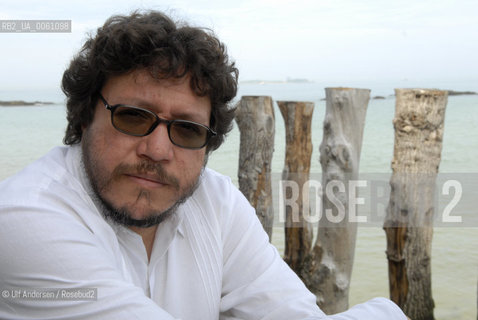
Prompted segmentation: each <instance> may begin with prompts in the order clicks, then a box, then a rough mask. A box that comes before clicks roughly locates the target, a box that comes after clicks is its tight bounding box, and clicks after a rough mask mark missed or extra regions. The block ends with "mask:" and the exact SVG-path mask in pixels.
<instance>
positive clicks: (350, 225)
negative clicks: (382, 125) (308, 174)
mask: <svg viewBox="0 0 478 320" xmlns="http://www.w3.org/2000/svg"><path fill="white" fill-rule="evenodd" d="M325 91H326V115H325V119H324V135H323V140H322V144H321V145H320V163H321V165H322V187H323V188H324V190H325V191H324V193H323V197H322V216H321V219H320V220H319V228H318V234H317V240H316V243H315V245H314V248H313V250H312V253H311V254H310V255H309V256H308V258H306V261H305V263H304V267H303V269H302V270H301V274H300V276H301V278H302V279H303V280H304V282H305V283H306V285H307V287H308V288H309V289H310V290H311V291H312V292H313V293H315V295H316V296H317V304H318V305H319V306H320V307H321V309H322V310H323V311H324V312H325V313H327V314H334V313H337V312H342V311H345V310H347V309H348V306H349V302H348V295H349V286H350V278H351V274H352V266H353V259H354V252H355V239H356V234H357V223H356V222H350V221H353V219H354V217H351V216H352V215H353V216H356V212H349V201H350V199H349V181H351V180H357V178H358V170H359V160H360V151H361V147H362V136H363V129H364V124H365V115H366V111H367V106H368V102H369V100H370V90H368V89H351V88H327V89H326V90H325ZM339 207H340V208H339ZM354 211H355V210H354Z"/></svg>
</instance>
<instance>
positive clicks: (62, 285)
mask: <svg viewBox="0 0 478 320" xmlns="http://www.w3.org/2000/svg"><path fill="white" fill-rule="evenodd" d="M58 201H60V202H61V200H60V199H58ZM0 225H1V228H2V230H1V232H0V256H1V258H0V291H1V293H2V294H1V296H0V319H124V320H131V319H158V320H171V319H173V317H172V316H171V315H169V314H168V313H166V312H165V311H164V310H162V309H161V308H160V307H159V306H158V305H156V304H155V303H154V302H153V301H152V300H151V299H149V298H148V297H146V296H145V295H144V293H143V292H142V290H141V289H140V288H138V287H135V286H134V285H133V284H132V283H130V282H129V281H127V280H126V278H125V276H124V274H122V272H121V270H120V269H119V268H118V265H117V262H116V261H115V260H114V259H112V258H111V257H112V251H113V249H114V248H111V250H109V249H108V248H106V247H105V246H101V245H100V244H99V243H100V242H99V241H98V238H97V237H96V235H95V234H94V233H92V232H91V230H90V229H88V228H87V227H86V226H85V225H84V224H83V223H81V220H80V219H78V218H75V217H73V216H72V215H68V214H65V212H56V211H55V210H53V209H46V208H40V207H38V206H28V205H25V204H24V205H17V206H11V205H9V206H5V205H0ZM42 289H47V290H49V291H50V292H52V291H53V292H59V293H60V295H56V296H55V297H48V296H46V295H43V296H37V297H36V298H35V297H34V298H28V297H27V296H26V294H27V292H33V291H35V290H42ZM63 289H66V290H68V291H74V290H80V292H81V290H83V291H82V292H85V290H86V291H87V290H90V289H93V290H96V294H97V296H96V297H95V299H93V300H82V299H80V298H78V299H77V298H75V297H74V296H73V297H70V298H68V296H64V295H63V294H62V292H64V291H61V290H63Z"/></svg>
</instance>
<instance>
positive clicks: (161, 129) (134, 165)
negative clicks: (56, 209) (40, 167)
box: [82, 70, 211, 227]
mask: <svg viewBox="0 0 478 320" xmlns="http://www.w3.org/2000/svg"><path fill="white" fill-rule="evenodd" d="M101 94H102V95H103V97H104V98H105V99H106V101H107V102H108V103H109V104H110V105H115V104H126V105H130V106H135V107H141V108H144V109H148V110H150V111H152V112H153V113H155V114H157V115H158V116H159V117H160V118H162V119H167V120H174V119H182V120H190V121H194V122H197V123H200V124H204V125H206V126H209V118H210V114H211V103H210V100H209V98H208V97H199V96H197V95H195V94H194V92H193V91H192V90H191V88H190V85H189V79H188V78H183V79H180V80H177V79H171V80H157V79H154V78H152V77H151V75H150V74H149V73H148V72H147V71H145V70H138V71H135V72H132V73H129V74H126V75H121V76H117V77H112V78H110V79H109V80H108V81H107V82H106V84H105V86H104V87H103V89H102V91H101ZM82 148H83V161H84V165H85V169H86V172H87V173H88V176H89V179H90V182H91V184H92V186H93V189H94V190H95V192H96V194H97V196H98V197H99V199H100V200H101V201H102V203H103V204H104V205H105V207H106V208H108V209H109V210H108V214H107V215H109V216H112V218H113V219H114V220H117V221H118V222H120V223H123V224H126V225H135V226H142V227H148V226H151V225H153V224H155V223H159V221H161V218H164V216H165V215H166V214H168V213H170V212H171V211H172V210H170V209H171V208H173V209H174V208H175V205H176V204H177V203H179V202H181V201H183V200H184V199H185V198H187V197H188V196H189V195H190V194H191V193H192V192H193V191H194V188H195V186H196V184H197V181H198V178H199V175H200V173H201V170H202V168H203V165H204V163H205V156H206V151H205V150H206V148H202V149H199V150H191V149H184V148H181V147H178V146H175V145H173V144H172V143H171V141H170V140H169V137H168V130H167V126H166V124H164V123H161V124H160V125H159V126H157V127H156V129H155V130H154V131H153V132H152V133H151V134H149V135H147V136H144V137H135V136H130V135H126V134H124V133H121V132H119V131H118V130H116V129H115V128H114V127H113V125H112V124H111V111H109V110H107V109H106V108H105V106H104V105H103V103H102V102H101V101H99V102H98V104H97V106H96V109H95V113H94V118H93V122H92V123H91V124H90V125H89V126H88V127H86V128H85V129H84V131H83V138H82ZM155 221H156V222H155Z"/></svg>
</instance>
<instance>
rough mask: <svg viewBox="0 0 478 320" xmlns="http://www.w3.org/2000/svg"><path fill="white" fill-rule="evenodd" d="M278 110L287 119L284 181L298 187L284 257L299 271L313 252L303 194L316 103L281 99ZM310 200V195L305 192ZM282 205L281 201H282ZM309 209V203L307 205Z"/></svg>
mask: <svg viewBox="0 0 478 320" xmlns="http://www.w3.org/2000/svg"><path fill="white" fill-rule="evenodd" d="M277 104H278V105H279V109H280V111H281V113H282V117H283V118H284V121H285V138H286V154H285V164H284V170H283V172H282V180H283V181H287V182H293V183H295V185H296V186H297V187H298V189H297V191H298V194H297V195H296V196H297V197H294V199H297V200H296V201H295V203H296V206H286V207H285V213H286V224H285V253H284V260H285V261H286V262H287V263H288V264H289V266H290V267H291V268H292V269H293V270H294V271H296V272H298V271H299V269H300V267H301V266H302V264H303V262H304V258H305V256H306V255H307V254H309V253H310V249H311V246H312V235H313V230H312V225H311V224H310V223H309V222H308V220H307V219H304V215H308V214H310V212H303V211H304V206H303V199H304V195H303V194H302V191H303V187H304V185H305V183H306V182H307V181H308V180H309V173H310V159H311V157H312V141H311V132H312V130H311V123H312V113H313V111H314V104H313V103H312V102H291V101H278V102H277ZM284 191H285V192H286V195H285V199H290V198H291V197H292V196H291V194H290V193H291V190H290V189H286V190H284ZM306 199H308V195H306ZM280 205H282V204H280ZM306 207H307V208H309V206H308V205H307V206H306Z"/></svg>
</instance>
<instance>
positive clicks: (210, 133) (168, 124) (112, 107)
mask: <svg viewBox="0 0 478 320" xmlns="http://www.w3.org/2000/svg"><path fill="white" fill-rule="evenodd" d="M98 96H99V98H100V100H101V101H102V102H103V104H104V105H105V108H106V109H107V110H110V111H111V124H112V125H113V127H114V128H115V129H116V130H118V131H119V132H121V133H124V134H127V135H129V136H134V137H144V136H147V135H149V134H151V133H152V132H153V131H154V129H156V127H157V126H159V125H160V124H161V123H165V124H166V127H167V128H168V137H169V141H171V143H172V144H174V145H175V146H178V147H180V148H184V149H190V150H197V149H202V148H204V147H205V146H206V145H207V144H208V143H209V141H210V139H211V138H212V137H214V136H216V135H217V133H216V132H215V131H214V130H212V129H211V128H209V127H208V126H205V125H203V124H201V123H197V122H194V121H188V120H177V119H175V120H166V119H162V118H160V117H158V115H157V114H155V113H154V112H152V111H150V110H148V109H144V108H139V107H135V106H130V105H126V104H122V103H119V104H115V105H110V104H109V103H108V102H107V101H106V99H105V98H104V97H103V95H102V94H101V93H98ZM119 107H126V108H131V109H136V110H141V111H143V112H146V113H148V114H151V115H153V116H154V117H155V118H156V120H155V122H153V124H152V125H151V127H150V128H149V129H148V131H147V132H146V133H144V134H135V133H130V132H128V131H125V130H122V129H120V128H118V127H116V125H115V122H114V121H113V119H114V113H115V110H116V109H117V108H119ZM174 123H187V124H194V125H196V126H199V127H202V128H204V129H206V130H207V135H206V140H205V142H204V143H203V144H202V145H201V146H199V147H186V146H183V145H180V144H178V143H176V142H175V141H174V140H173V139H172V138H171V125H173V124H174Z"/></svg>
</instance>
